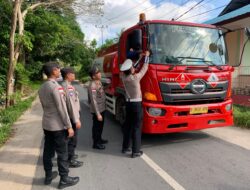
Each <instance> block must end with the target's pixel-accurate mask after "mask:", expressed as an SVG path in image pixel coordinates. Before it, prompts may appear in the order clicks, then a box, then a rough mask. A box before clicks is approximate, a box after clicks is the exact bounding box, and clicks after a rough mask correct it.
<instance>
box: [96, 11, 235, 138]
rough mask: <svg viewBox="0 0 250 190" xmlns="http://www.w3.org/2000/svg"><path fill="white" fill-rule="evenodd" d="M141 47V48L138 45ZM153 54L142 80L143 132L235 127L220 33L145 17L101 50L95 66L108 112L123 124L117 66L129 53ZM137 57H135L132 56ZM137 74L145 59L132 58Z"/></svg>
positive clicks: (202, 26) (122, 96) (123, 98)
mask: <svg viewBox="0 0 250 190" xmlns="http://www.w3.org/2000/svg"><path fill="white" fill-rule="evenodd" d="M138 45H139V47H138ZM132 50H136V51H137V52H145V51H146V50H149V51H150V52H151V55H150V59H149V67H148V70H147V72H146V74H145V76H144V77H143V78H142V80H141V81H140V85H141V93H142V97H141V98H142V110H143V122H142V132H144V133H149V134H159V133H172V132H181V131H188V130H200V129H205V128H212V127H223V126H231V125H233V115H232V98H231V87H232V77H231V76H232V72H233V68H232V67H231V66H228V65H227V59H226V55H227V50H226V46H225V42H224V36H223V35H222V31H221V30H220V29H218V28H216V27H215V26H213V25H207V24H206V25H205V24H196V23H188V22H176V21H167V20H150V21H147V20H146V19H145V15H144V16H140V21H139V23H138V24H136V25H134V26H131V27H130V28H129V29H127V30H125V31H124V32H123V33H122V34H121V37H120V39H119V43H117V44H115V45H112V46H110V47H108V48H105V49H102V50H101V51H100V52H99V53H98V56H97V58H96V59H95V61H94V64H96V65H98V66H99V67H100V70H101V72H102V79H101V80H102V82H103V84H104V85H107V88H106V89H105V93H106V106H107V111H109V112H110V113H112V114H113V115H115V118H116V119H117V120H118V121H119V122H120V123H121V124H124V122H125V118H126V109H125V104H126V90H125V87H124V85H123V82H122V80H121V79H122V77H121V76H122V72H120V68H121V66H122V64H123V63H124V61H125V60H126V59H127V58H128V57H127V56H128V53H129V56H130V55H131V51H132ZM133 61H136V60H133ZM136 66H137V69H136V72H138V71H139V70H140V68H141V67H142V66H143V60H138V61H136Z"/></svg>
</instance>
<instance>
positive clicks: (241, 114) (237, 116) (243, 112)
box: [233, 105, 250, 129]
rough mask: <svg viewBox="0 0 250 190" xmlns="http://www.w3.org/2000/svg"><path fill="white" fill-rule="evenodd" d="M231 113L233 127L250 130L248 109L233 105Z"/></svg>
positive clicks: (249, 112) (249, 111)
mask: <svg viewBox="0 0 250 190" xmlns="http://www.w3.org/2000/svg"><path fill="white" fill-rule="evenodd" d="M233 113H234V124H235V126H238V127H243V128H249V129H250V108H249V107H245V106H241V105H234V106H233Z"/></svg>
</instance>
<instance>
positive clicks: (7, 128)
mask: <svg viewBox="0 0 250 190" xmlns="http://www.w3.org/2000/svg"><path fill="white" fill-rule="evenodd" d="M34 98H35V97H30V98H28V99H27V100H24V101H19V102H18V103H17V104H15V105H14V106H11V107H9V108H7V109H4V110H1V111H0V125H1V126H0V146H1V145H3V144H4V143H5V142H6V140H8V138H9V136H10V135H11V131H12V130H11V126H12V125H13V123H14V122H15V121H16V120H17V119H18V118H19V117H20V116H21V115H22V114H23V112H24V111H26V110H27V109H28V108H29V107H30V106H31V104H32V102H33V100H34Z"/></svg>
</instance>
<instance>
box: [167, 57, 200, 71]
mask: <svg viewBox="0 0 250 190" xmlns="http://www.w3.org/2000/svg"><path fill="white" fill-rule="evenodd" d="M175 58H176V59H180V60H178V61H177V62H173V63H174V64H173V65H171V67H169V69H168V70H169V71H171V70H173V68H174V67H175V66H176V65H177V64H178V63H182V61H183V60H184V59H196V60H202V61H203V60H204V59H203V58H199V57H190V56H188V57H181V56H179V57H175ZM199 62H200V61H199Z"/></svg>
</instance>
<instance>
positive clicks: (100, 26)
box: [95, 24, 108, 45]
mask: <svg viewBox="0 0 250 190" xmlns="http://www.w3.org/2000/svg"><path fill="white" fill-rule="evenodd" d="M95 27H96V28H99V29H100V30H101V33H102V45H103V30H104V29H105V28H108V26H107V25H103V24H101V25H95Z"/></svg>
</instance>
